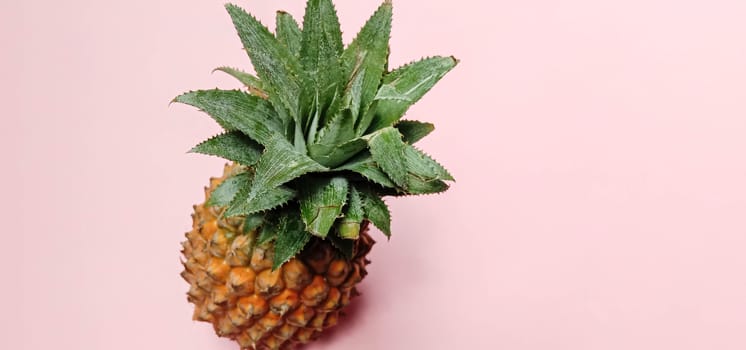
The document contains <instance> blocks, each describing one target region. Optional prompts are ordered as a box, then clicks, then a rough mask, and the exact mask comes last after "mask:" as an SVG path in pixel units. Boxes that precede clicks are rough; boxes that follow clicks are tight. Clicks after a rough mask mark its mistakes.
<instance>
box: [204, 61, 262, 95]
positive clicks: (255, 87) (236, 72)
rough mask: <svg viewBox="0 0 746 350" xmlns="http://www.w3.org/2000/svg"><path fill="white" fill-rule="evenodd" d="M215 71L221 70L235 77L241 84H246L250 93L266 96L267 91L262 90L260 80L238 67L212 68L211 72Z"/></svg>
mask: <svg viewBox="0 0 746 350" xmlns="http://www.w3.org/2000/svg"><path fill="white" fill-rule="evenodd" d="M215 71H219V72H223V73H226V74H228V75H230V76H232V77H234V78H236V79H237V80H238V81H240V82H241V84H243V85H244V86H246V87H247V88H248V89H249V92H251V93H252V94H254V95H257V96H259V97H261V98H267V92H266V91H264V87H263V83H262V81H261V80H259V78H257V77H255V76H254V75H253V74H249V73H246V72H244V71H242V70H240V69H237V68H233V67H218V68H215V69H213V72H215Z"/></svg>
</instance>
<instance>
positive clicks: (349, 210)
mask: <svg viewBox="0 0 746 350" xmlns="http://www.w3.org/2000/svg"><path fill="white" fill-rule="evenodd" d="M364 218H365V211H364V210H363V200H362V198H361V197H360V192H359V191H358V190H357V189H356V188H355V186H350V194H349V198H348V200H347V205H346V206H345V210H344V216H343V217H342V219H341V220H340V221H339V237H341V238H346V239H357V238H358V237H359V236H360V223H362V222H363V219H364Z"/></svg>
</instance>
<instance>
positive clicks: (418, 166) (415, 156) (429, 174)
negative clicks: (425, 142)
mask: <svg viewBox="0 0 746 350" xmlns="http://www.w3.org/2000/svg"><path fill="white" fill-rule="evenodd" d="M404 159H405V161H406V162H407V168H408V171H409V173H410V174H412V175H415V176H417V177H420V178H424V179H438V180H448V181H454V179H453V176H451V174H450V173H449V172H448V170H446V168H444V167H443V166H442V165H440V163H438V162H436V161H435V160H434V159H432V158H431V157H430V156H428V155H427V154H425V153H423V152H422V151H420V150H418V149H417V148H415V147H414V146H412V145H407V147H406V149H405V151H404Z"/></svg>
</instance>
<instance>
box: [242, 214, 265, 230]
mask: <svg viewBox="0 0 746 350" xmlns="http://www.w3.org/2000/svg"><path fill="white" fill-rule="evenodd" d="M262 225H264V214H260V213H256V214H251V215H249V216H247V217H246V218H245V219H244V221H243V232H244V233H249V232H251V231H254V230H256V229H257V228H259V227H260V226H262Z"/></svg>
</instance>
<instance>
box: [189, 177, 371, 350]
mask: <svg viewBox="0 0 746 350" xmlns="http://www.w3.org/2000/svg"><path fill="white" fill-rule="evenodd" d="M236 168H237V165H235V164H227V165H226V166H225V169H224V173H223V176H222V177H219V178H211V179H210V186H209V187H206V188H205V203H206V202H207V200H208V199H209V198H210V194H211V193H212V191H213V190H214V189H215V188H217V186H218V185H219V184H220V183H222V182H223V180H225V179H226V178H227V177H228V176H229V175H231V174H232V172H234V171H235V170H236ZM223 210H225V208H222V207H215V206H213V207H208V206H206V205H205V204H204V203H202V204H200V205H195V206H194V214H192V219H193V225H192V226H193V228H192V230H191V231H189V232H187V233H186V238H187V240H186V241H184V242H183V243H182V246H183V249H182V254H183V255H184V258H185V259H186V260H185V261H184V262H183V265H184V271H183V272H182V273H181V276H182V277H183V278H184V279H185V280H186V281H187V282H188V283H189V285H190V288H189V291H188V292H187V300H188V301H189V302H190V303H192V304H194V315H193V318H194V320H198V321H204V322H210V323H212V325H213V328H214V329H215V332H216V333H217V335H218V336H221V337H227V338H230V339H233V340H235V341H237V342H238V343H239V345H240V346H241V349H243V350H249V349H251V350H265V349H280V350H288V349H295V348H297V346H298V345H300V344H305V343H308V342H310V341H312V340H315V339H316V338H318V337H319V336H320V335H321V333H322V332H323V331H324V330H325V329H328V328H330V327H333V326H335V325H336V324H337V322H338V321H339V317H340V311H341V310H342V309H343V308H344V307H345V306H347V305H348V304H349V302H350V298H352V297H354V296H356V295H358V293H357V291H356V289H355V286H356V285H357V284H358V283H360V281H362V279H363V278H364V277H365V275H366V274H367V272H366V269H365V266H366V265H367V264H369V263H370V261H368V260H367V259H366V258H365V257H366V255H367V254H368V252H370V249H371V247H372V246H373V244H374V243H375V242H374V241H373V239H372V238H371V237H370V236H369V235H368V233H367V228H368V222H367V221H364V222H363V225H362V227H361V234H360V238H359V239H357V240H356V242H355V249H354V254H353V257H352V259H349V260H348V259H346V258H344V257H342V256H341V255H340V254H338V253H337V252H336V251H335V249H334V247H333V246H332V245H331V244H330V243H329V242H328V241H324V240H321V239H318V238H314V239H313V240H312V241H311V243H309V244H308V246H306V248H305V249H304V250H303V252H302V253H301V254H300V255H299V256H297V257H295V258H293V259H291V260H290V261H288V262H286V263H285V264H283V265H282V266H281V267H280V268H278V269H277V270H274V271H273V270H272V258H273V250H274V249H273V247H272V245H271V244H272V243H267V244H264V245H255V244H254V240H255V237H256V235H257V234H256V232H249V233H243V217H233V218H227V219H226V218H221V217H220V214H221V213H222V211H223ZM252 246H254V247H253V251H252V249H251V247H252Z"/></svg>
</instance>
